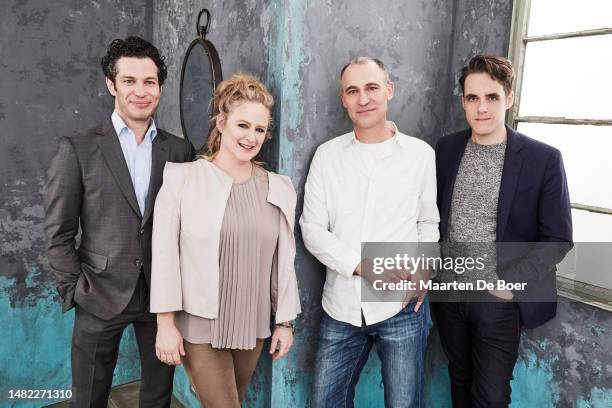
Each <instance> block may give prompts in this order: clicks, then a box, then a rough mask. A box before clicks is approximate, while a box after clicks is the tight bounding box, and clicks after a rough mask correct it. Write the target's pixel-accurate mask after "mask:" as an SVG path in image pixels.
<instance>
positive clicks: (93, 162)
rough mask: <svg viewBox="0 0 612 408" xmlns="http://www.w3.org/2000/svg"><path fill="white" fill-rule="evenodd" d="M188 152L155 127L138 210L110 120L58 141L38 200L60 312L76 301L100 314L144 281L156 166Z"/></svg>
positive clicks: (108, 314) (158, 178)
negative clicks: (42, 207) (146, 188)
mask: <svg viewBox="0 0 612 408" xmlns="http://www.w3.org/2000/svg"><path fill="white" fill-rule="evenodd" d="M193 157H194V149H193V146H192V145H191V143H189V142H188V141H187V140H183V139H180V138H178V137H176V136H173V135H171V134H170V133H167V132H165V131H163V130H161V129H158V131H157V136H156V137H155V139H154V140H153V148H152V164H151V179H150V181H149V192H148V196H147V202H146V205H145V212H144V216H141V214H140V210H139V208H138V202H137V200H136V194H135V192H134V187H133V185H132V180H131V178H130V173H129V170H128V167H127V164H126V162H125V158H124V156H123V152H122V150H121V145H120V143H119V138H118V137H117V134H116V133H115V130H114V128H113V125H112V122H111V121H110V120H108V121H107V122H105V123H103V124H101V125H99V126H96V127H94V128H93V129H89V130H86V131H85V132H83V133H80V134H77V135H75V136H67V137H62V138H61V139H60V142H59V148H58V151H57V153H56V155H55V157H54V158H53V160H52V162H51V167H50V168H49V172H48V182H47V186H46V193H45V198H44V205H45V211H46V216H45V231H46V234H47V237H48V239H49V246H48V250H47V257H48V260H49V266H50V268H51V271H52V273H53V275H54V276H55V280H56V285H57V291H58V293H59V295H60V297H61V298H62V304H63V310H64V311H67V310H68V309H70V308H72V307H73V306H74V304H75V303H77V304H78V305H79V306H80V307H82V308H83V309H85V310H87V311H88V312H90V313H92V314H94V315H96V316H98V317H100V318H102V319H105V320H108V319H111V318H113V317H114V316H116V315H118V314H119V313H121V311H123V309H124V308H125V307H126V306H127V304H128V302H129V301H130V299H131V297H132V294H133V293H134V289H135V287H136V284H137V282H138V278H139V276H140V274H141V272H144V276H145V279H146V281H147V284H149V283H150V280H151V233H152V226H153V222H152V219H153V208H154V204H155V197H156V196H157V192H158V191H159V188H160V186H161V183H162V174H163V170H164V165H165V164H166V162H168V161H170V162H185V161H191V160H192V159H193ZM79 227H80V230H81V239H80V246H79V247H78V249H77V248H76V237H77V234H78V232H79Z"/></svg>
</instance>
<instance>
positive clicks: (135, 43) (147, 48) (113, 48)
mask: <svg viewBox="0 0 612 408" xmlns="http://www.w3.org/2000/svg"><path fill="white" fill-rule="evenodd" d="M121 57H136V58H151V59H152V60H153V62H154V63H155V65H156V66H157V80H158V81H159V85H160V86H161V85H163V84H164V81H165V80H166V77H167V76H168V69H167V68H166V63H165V62H164V59H165V58H164V57H162V56H161V55H160V53H159V50H158V49H157V48H155V46H154V45H153V44H151V43H150V42H148V41H146V40H143V39H142V38H140V37H136V36H130V37H127V38H126V39H125V40H123V39H121V38H117V39H114V40H113V41H112V42H111V43H110V44H109V45H108V49H107V50H106V55H105V56H104V57H102V60H101V61H100V62H101V64H102V71H103V72H104V75H105V76H106V77H107V78H108V79H110V80H111V81H113V84H114V83H115V77H116V76H117V61H118V60H119V58H121Z"/></svg>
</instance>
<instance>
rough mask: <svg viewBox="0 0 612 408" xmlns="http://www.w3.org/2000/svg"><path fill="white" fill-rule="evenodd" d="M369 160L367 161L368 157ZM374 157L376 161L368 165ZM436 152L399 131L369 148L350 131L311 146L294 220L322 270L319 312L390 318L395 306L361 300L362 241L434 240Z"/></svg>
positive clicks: (352, 319) (351, 318)
mask: <svg viewBox="0 0 612 408" xmlns="http://www.w3.org/2000/svg"><path fill="white" fill-rule="evenodd" d="M368 155H369V157H368ZM372 157H374V159H373V160H372ZM439 221H440V217H439V214H438V208H437V206H436V168H435V153H434V150H433V149H432V148H431V147H430V146H429V145H428V144H427V143H425V142H423V141H422V140H419V139H417V138H414V137H411V136H407V135H404V134H402V133H400V132H399V131H397V132H396V133H395V135H394V136H393V137H392V138H391V139H390V140H387V141H385V142H382V143H378V144H374V145H366V144H362V143H360V142H359V141H358V140H357V139H356V137H355V133H354V132H350V133H347V134H345V135H342V136H339V137H336V138H334V139H332V140H330V141H328V142H326V143H324V144H322V145H321V146H319V147H318V148H317V151H316V153H315V155H314V158H313V159H312V163H311V165H310V171H309V173H308V178H307V180H306V187H305V194H304V210H303V213H302V217H301V218H300V226H301V229H302V237H303V239H304V244H305V245H306V248H307V249H308V250H309V251H310V252H311V253H312V254H313V255H314V256H315V257H316V258H317V259H318V260H319V261H320V262H322V263H323V264H324V265H325V266H326V267H327V276H326V279H325V286H324V289H323V309H324V310H325V312H327V314H329V315H330V316H331V317H332V318H334V319H336V320H339V321H342V322H346V323H350V324H352V325H354V326H361V323H362V321H361V313H362V312H363V317H364V318H365V322H366V324H368V325H370V324H374V323H377V322H380V321H383V320H385V319H388V318H390V317H392V316H394V315H395V314H397V313H398V312H399V311H400V310H401V303H400V302H362V301H361V277H359V276H355V275H353V272H354V271H355V269H356V268H357V266H358V265H359V263H360V262H361V243H362V242H438V238H439V232H438V223H439Z"/></svg>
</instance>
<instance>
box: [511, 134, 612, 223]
mask: <svg viewBox="0 0 612 408" xmlns="http://www.w3.org/2000/svg"><path fill="white" fill-rule="evenodd" d="M518 131H519V132H521V133H524V134H526V135H527V136H530V137H532V138H534V139H537V140H540V141H542V142H544V143H547V144H549V145H552V146H555V147H556V148H558V149H559V150H561V154H562V155H563V164H564V165H565V173H566V174H567V180H568V184H569V191H570V200H571V201H572V202H573V203H579V204H585V205H593V206H598V207H605V208H612V182H610V175H612V159H611V158H610V154H611V152H612V127H610V126H578V125H547V124H542V123H519V125H518ZM610 233H612V232H610Z"/></svg>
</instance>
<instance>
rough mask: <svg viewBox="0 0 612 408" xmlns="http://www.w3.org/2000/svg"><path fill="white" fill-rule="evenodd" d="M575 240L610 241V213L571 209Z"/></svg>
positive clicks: (611, 229)
mask: <svg viewBox="0 0 612 408" xmlns="http://www.w3.org/2000/svg"><path fill="white" fill-rule="evenodd" d="M572 223H573V227H574V241H575V242H612V215H607V214H598V213H592V212H589V211H582V210H572Z"/></svg>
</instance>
